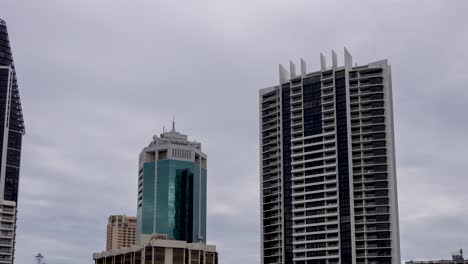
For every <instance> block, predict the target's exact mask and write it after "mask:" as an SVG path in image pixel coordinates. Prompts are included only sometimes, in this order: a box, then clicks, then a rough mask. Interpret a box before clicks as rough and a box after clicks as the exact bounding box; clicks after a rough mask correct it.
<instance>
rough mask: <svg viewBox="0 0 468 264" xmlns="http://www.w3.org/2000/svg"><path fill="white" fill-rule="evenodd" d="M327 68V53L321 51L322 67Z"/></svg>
mask: <svg viewBox="0 0 468 264" xmlns="http://www.w3.org/2000/svg"><path fill="white" fill-rule="evenodd" d="M326 68H327V61H326V59H325V55H323V53H320V69H322V71H323V70H325V69H326Z"/></svg>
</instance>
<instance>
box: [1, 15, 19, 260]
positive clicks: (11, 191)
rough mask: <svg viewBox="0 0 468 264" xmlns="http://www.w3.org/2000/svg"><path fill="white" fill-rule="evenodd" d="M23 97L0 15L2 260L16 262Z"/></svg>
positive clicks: (3, 22) (5, 28)
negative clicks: (20, 93)
mask: <svg viewBox="0 0 468 264" xmlns="http://www.w3.org/2000/svg"><path fill="white" fill-rule="evenodd" d="M24 133H25V129H24V121H23V113H22V111H21V101H20V96H19V91H18V82H17V79H16V72H15V65H14V63H13V56H12V52H11V47H10V42H9V38H8V31H7V27H6V23H5V21H3V20H1V19H0V216H1V218H0V236H1V238H0V242H1V243H0V262H1V263H13V261H14V248H15V237H16V235H15V232H16V211H17V209H16V207H17V202H18V184H19V173H20V157H21V139H22V137H23V135H24Z"/></svg>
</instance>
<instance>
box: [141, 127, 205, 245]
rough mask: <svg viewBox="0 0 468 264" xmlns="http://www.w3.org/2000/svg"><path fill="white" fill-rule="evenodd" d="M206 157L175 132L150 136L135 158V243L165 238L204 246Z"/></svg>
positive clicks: (196, 147)
mask: <svg viewBox="0 0 468 264" xmlns="http://www.w3.org/2000/svg"><path fill="white" fill-rule="evenodd" d="M206 161H207V159H206V155H205V154H204V153H203V152H202V151H201V144H200V143H198V142H193V141H189V140H188V137H187V135H184V134H181V133H179V132H177V131H176V130H175V124H174V123H173V124H172V130H171V131H169V132H163V133H162V134H161V135H160V137H158V136H154V137H153V141H152V142H151V143H150V144H149V146H147V147H145V148H144V149H143V150H142V151H141V153H140V156H139V173H138V210H137V240H138V241H140V240H141V237H142V236H145V235H152V234H165V235H167V236H168V238H170V239H174V240H182V241H186V242H189V243H192V242H203V243H206V187H207V170H206Z"/></svg>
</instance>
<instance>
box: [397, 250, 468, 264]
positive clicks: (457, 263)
mask: <svg viewBox="0 0 468 264" xmlns="http://www.w3.org/2000/svg"><path fill="white" fill-rule="evenodd" d="M406 264H468V260H465V258H464V257H463V249H460V250H459V251H457V252H454V253H452V259H451V260H425V261H407V262H406Z"/></svg>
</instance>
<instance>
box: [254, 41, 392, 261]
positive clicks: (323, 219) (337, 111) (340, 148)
mask: <svg viewBox="0 0 468 264" xmlns="http://www.w3.org/2000/svg"><path fill="white" fill-rule="evenodd" d="M344 53H345V63H344V66H338V63H337V57H336V54H335V53H334V52H333V59H332V65H331V66H327V65H326V63H325V57H324V56H321V69H320V70H319V71H315V72H307V71H306V65H305V62H304V61H301V69H300V72H298V73H296V68H295V65H294V64H293V63H290V72H287V71H286V69H285V68H284V67H283V66H280V78H279V79H280V83H279V85H276V86H273V87H269V88H265V89H262V90H260V101H259V108H260V174H261V176H260V179H261V181H260V186H261V195H260V197H261V202H260V204H261V225H262V228H261V241H262V244H261V245H262V251H261V253H262V257H261V258H262V263H264V264H267V263H269V264H273V263H275V264H278V263H284V264H291V263H295V264H309V263H314V264H369V263H372V264H399V263H400V261H401V259H400V238H399V226H398V197H397V184H396V180H397V179H396V168H395V146H394V145H395V144H394V136H393V135H394V132H393V102H392V82H391V66H390V65H389V64H388V62H387V61H386V60H382V61H376V62H372V63H369V64H366V65H354V66H353V63H352V57H351V55H350V54H349V53H348V51H346V50H345V52H344Z"/></svg>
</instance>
